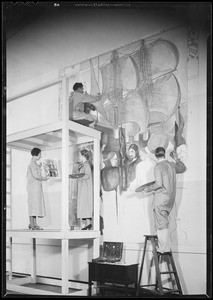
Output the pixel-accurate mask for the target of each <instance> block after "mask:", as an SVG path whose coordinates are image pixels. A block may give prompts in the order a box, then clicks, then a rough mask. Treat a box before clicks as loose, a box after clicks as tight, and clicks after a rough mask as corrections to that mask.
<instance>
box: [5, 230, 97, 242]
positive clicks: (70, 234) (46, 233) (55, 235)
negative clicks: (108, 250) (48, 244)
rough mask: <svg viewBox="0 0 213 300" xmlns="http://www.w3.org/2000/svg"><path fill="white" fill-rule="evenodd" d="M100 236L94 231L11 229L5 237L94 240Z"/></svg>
mask: <svg viewBox="0 0 213 300" xmlns="http://www.w3.org/2000/svg"><path fill="white" fill-rule="evenodd" d="M99 236H100V232H99V231H96V230H69V231H61V230H38V231H37V230H28V229H13V230H7V237H13V238H39V239H62V238H67V239H70V240H72V239H94V238H97V237H99Z"/></svg>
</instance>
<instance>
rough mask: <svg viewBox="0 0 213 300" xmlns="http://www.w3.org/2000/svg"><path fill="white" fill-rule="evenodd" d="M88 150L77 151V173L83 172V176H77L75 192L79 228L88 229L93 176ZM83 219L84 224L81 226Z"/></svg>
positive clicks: (90, 218)
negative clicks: (76, 190)
mask: <svg viewBox="0 0 213 300" xmlns="http://www.w3.org/2000/svg"><path fill="white" fill-rule="evenodd" d="M89 159H90V155H89V151H88V150H86V149H83V150H81V151H80V152H79V161H80V162H79V167H78V169H79V173H84V176H83V177H80V178H78V179H77V180H78V194H77V218H78V219H80V228H81V229H82V230H88V229H91V228H92V224H91V221H92V215H93V177H92V169H91V164H90V162H89ZM83 221H85V222H86V224H85V225H86V226H85V227H83V223H84V222H83Z"/></svg>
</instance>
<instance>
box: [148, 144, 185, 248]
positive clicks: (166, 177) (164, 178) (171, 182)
mask: <svg viewBox="0 0 213 300" xmlns="http://www.w3.org/2000/svg"><path fill="white" fill-rule="evenodd" d="M155 156H156V158H157V160H158V161H157V164H156V166H155V168H154V176H155V183H153V184H152V185H150V186H148V187H146V188H145V189H144V192H147V193H149V192H154V199H153V213H154V222H155V228H156V231H157V237H158V249H157V251H158V252H160V253H164V252H169V251H170V246H169V214H170V212H171V210H172V208H173V206H174V203H175V197H176V174H177V173H183V172H185V170H186V166H185V165H184V163H183V162H182V161H180V160H179V159H178V156H177V153H176V152H174V151H173V152H171V153H170V156H171V157H172V158H173V159H174V160H175V162H169V161H168V160H166V159H165V149H164V148H163V147H158V148H157V149H156V150H155Z"/></svg>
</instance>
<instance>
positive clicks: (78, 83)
mask: <svg viewBox="0 0 213 300" xmlns="http://www.w3.org/2000/svg"><path fill="white" fill-rule="evenodd" d="M82 87H83V84H82V83H81V82H76V83H75V84H74V85H73V91H77V89H79V88H82Z"/></svg>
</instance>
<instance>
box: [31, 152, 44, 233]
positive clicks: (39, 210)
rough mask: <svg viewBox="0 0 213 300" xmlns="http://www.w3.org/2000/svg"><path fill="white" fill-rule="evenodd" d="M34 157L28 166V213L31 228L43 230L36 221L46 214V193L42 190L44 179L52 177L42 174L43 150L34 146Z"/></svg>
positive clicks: (32, 153)
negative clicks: (40, 161)
mask: <svg viewBox="0 0 213 300" xmlns="http://www.w3.org/2000/svg"><path fill="white" fill-rule="evenodd" d="M31 155H32V159H31V162H30V164H29V166H28V168H27V193H28V213H29V219H30V224H29V226H28V228H29V229H31V230H41V229H42V228H41V227H39V226H38V224H37V222H36V217H39V218H42V217H44V214H45V205H44V194H43V190H42V181H46V180H48V179H49V178H50V177H48V176H46V177H44V176H42V169H41V164H40V165H38V162H39V160H40V158H41V150H40V149H39V148H33V149H32V150H31Z"/></svg>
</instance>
